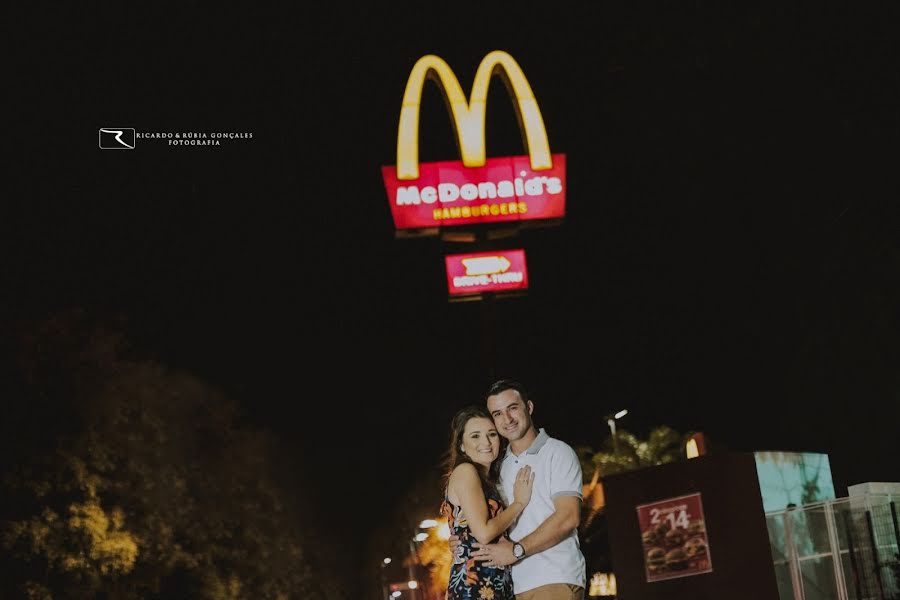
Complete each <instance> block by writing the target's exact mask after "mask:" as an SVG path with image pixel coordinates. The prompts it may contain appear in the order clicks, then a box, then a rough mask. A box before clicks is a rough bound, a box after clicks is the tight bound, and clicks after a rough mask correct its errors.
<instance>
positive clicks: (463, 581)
mask: <svg viewBox="0 0 900 600" xmlns="http://www.w3.org/2000/svg"><path fill="white" fill-rule="evenodd" d="M487 505H488V518H489V519H492V518H494V517H495V516H497V513H499V512H500V510H501V509H502V507H503V503H502V502H501V500H500V498H499V497H498V496H496V495H495V494H489V495H488V498H487ZM441 514H443V515H444V516H445V517H447V523H448V524H449V525H450V531H451V533H453V534H455V535H457V536H458V537H459V546H457V548H456V556H454V557H453V565H452V566H451V567H450V583H449V585H448V589H447V600H515V595H514V594H513V582H512V573H511V572H510V570H509V567H486V566H485V565H484V563H483V562H476V561H475V559H474V558H469V556H470V555H471V553H472V544H473V543H475V542H477V541H478V540H476V539H475V536H473V535H472V532H471V531H470V530H469V524H468V523H467V522H466V518H465V516H464V515H463V514H462V509H461V508H460V507H459V506H454V505H453V504H451V503H450V501H449V500H447V499H446V498H445V499H444V503H443V505H441Z"/></svg>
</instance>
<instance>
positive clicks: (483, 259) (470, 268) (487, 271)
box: [461, 256, 512, 275]
mask: <svg viewBox="0 0 900 600" xmlns="http://www.w3.org/2000/svg"><path fill="white" fill-rule="evenodd" d="M461 262H462V264H463V265H464V266H465V267H466V275H493V274H494V273H504V272H505V271H506V270H507V269H509V267H510V265H512V263H511V262H509V259H508V258H506V257H505V256H479V257H478V258H464V259H462V261H461Z"/></svg>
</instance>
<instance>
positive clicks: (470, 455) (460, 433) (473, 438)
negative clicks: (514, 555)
mask: <svg viewBox="0 0 900 600" xmlns="http://www.w3.org/2000/svg"><path fill="white" fill-rule="evenodd" d="M500 440H501V438H500V435H499V434H498V433H497V428H496V427H495V426H494V421H493V419H491V415H490V413H488V411H487V409H486V408H484V407H481V406H469V407H466V408H464V409H462V410H461V411H459V412H458V413H457V414H456V416H455V417H453V421H452V423H451V429H450V451H449V453H448V460H447V467H448V468H447V475H446V478H447V482H446V488H445V489H446V492H445V496H444V503H443V505H442V506H441V513H442V514H444V516H446V517H447V521H448V523H449V525H450V531H451V533H453V534H455V535H456V536H458V537H459V541H460V543H459V546H458V547H457V549H456V556H454V557H453V566H452V567H451V568H450V582H449V585H448V590H447V600H514V596H513V589H512V576H511V574H510V571H509V569H507V568H506V567H488V566H485V565H484V564H483V563H480V562H476V561H475V559H473V558H470V554H471V552H472V544H473V543H474V542H480V543H482V544H488V543H491V542H494V541H496V539H497V538H499V537H500V535H501V534H502V533H503V532H505V531H506V530H507V529H508V528H509V526H510V525H512V524H513V523H514V522H515V520H516V519H517V518H518V516H519V515H520V514H521V513H522V510H523V509H524V508H525V505H526V504H528V501H529V500H531V487H532V484H533V483H534V475H533V474H532V472H531V467H523V468H522V469H520V470H519V472H518V474H517V475H516V482H515V485H514V488H513V502H512V503H511V504H510V505H509V506H506V507H504V505H503V500H502V498H501V496H500V493H499V492H498V490H497V482H498V479H499V476H500V461H499V460H497V457H498V456H499V454H500Z"/></svg>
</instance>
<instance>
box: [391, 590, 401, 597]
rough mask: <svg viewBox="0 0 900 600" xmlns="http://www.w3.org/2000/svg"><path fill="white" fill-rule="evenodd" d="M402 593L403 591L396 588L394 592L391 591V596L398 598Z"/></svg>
mask: <svg viewBox="0 0 900 600" xmlns="http://www.w3.org/2000/svg"><path fill="white" fill-rule="evenodd" d="M402 593H403V592H401V591H400V590H397V591H396V592H391V598H399V597H400V594H402Z"/></svg>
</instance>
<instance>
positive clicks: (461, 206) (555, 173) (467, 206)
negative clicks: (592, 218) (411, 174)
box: [381, 154, 566, 229]
mask: <svg viewBox="0 0 900 600" xmlns="http://www.w3.org/2000/svg"><path fill="white" fill-rule="evenodd" d="M381 172H382V176H383V177H384V187H385V189H386V190H387V194H388V199H389V200H390V203H391V215H393V217H394V226H395V227H396V228H397V229H424V228H434V227H449V226H454V225H466V224H473V223H494V222H501V221H526V220H535V219H558V218H561V217H563V216H564V215H565V213H566V156H565V155H564V154H554V155H553V167H552V168H550V169H547V170H543V171H533V170H532V169H531V163H530V160H529V158H528V157H527V156H511V157H505V158H489V159H487V160H486V161H485V163H484V166H483V167H465V166H463V164H462V162H461V161H458V160H448V161H442V162H432V163H421V164H420V165H419V178H418V179H415V180H412V181H400V180H398V179H397V169H396V167H393V166H386V167H382V168H381Z"/></svg>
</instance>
